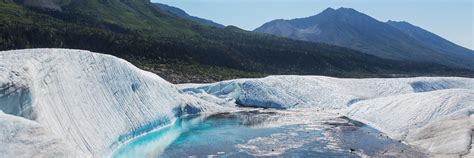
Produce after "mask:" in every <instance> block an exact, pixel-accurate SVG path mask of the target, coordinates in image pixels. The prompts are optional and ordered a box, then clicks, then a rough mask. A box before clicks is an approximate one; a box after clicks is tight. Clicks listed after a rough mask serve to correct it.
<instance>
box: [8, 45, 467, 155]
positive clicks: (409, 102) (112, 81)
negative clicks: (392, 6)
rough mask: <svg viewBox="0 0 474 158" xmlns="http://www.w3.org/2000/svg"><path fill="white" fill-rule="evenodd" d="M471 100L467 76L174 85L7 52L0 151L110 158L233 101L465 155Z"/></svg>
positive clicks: (69, 59)
mask: <svg viewBox="0 0 474 158" xmlns="http://www.w3.org/2000/svg"><path fill="white" fill-rule="evenodd" d="M473 98H474V79H471V78H457V77H421V78H394V79H339V78H331V77H324V76H270V77H266V78H261V79H237V80H229V81H223V82H218V83H213V84H184V85H178V86H177V87H176V86H175V85H172V84H170V83H168V82H166V81H165V80H163V79H162V78H160V77H159V76H156V75H154V74H152V73H150V72H146V71H142V70H140V69H138V68H136V67H135V66H133V65H132V64H130V63H128V62H126V61H124V60H122V59H118V58H116V57H113V56H109V55H102V54H96V53H91V52H88V51H80V50H68V49H30V50H17V51H4V52H0V111H3V113H2V114H0V127H1V128H0V141H1V144H2V146H1V147H0V157H12V156H15V157H30V156H31V153H33V152H35V153H41V154H43V155H44V156H45V157H73V156H77V157H102V156H110V154H111V152H112V150H114V149H116V148H117V147H118V146H119V145H121V144H122V143H123V142H124V141H127V140H128V139H130V138H133V137H135V136H137V135H140V134H143V133H144V132H147V131H150V130H152V129H153V128H156V127H159V126H164V125H167V124H170V123H172V122H174V120H175V119H176V118H177V117H178V116H180V115H183V114H186V113H197V112H201V111H208V112H211V111H215V110H219V111H220V110H224V109H226V108H228V107H233V106H235V105H236V104H238V105H240V106H249V107H265V108H278V109H298V110H305V111H308V110H316V111H325V110H330V111H332V112H334V113H335V114H337V115H346V116H348V117H350V118H352V119H355V120H358V121H361V122H364V123H366V124H369V125H371V126H373V127H375V128H377V129H378V130H381V131H383V132H384V133H386V134H387V135H389V136H390V137H392V138H396V139H400V140H403V141H404V142H406V143H408V144H411V145H415V146H417V147H420V148H422V149H425V150H426V151H429V152H431V153H433V154H439V155H444V156H446V155H450V156H453V155H454V156H456V155H465V156H469V155H472V153H470V151H472V149H471V146H472V129H473V127H474V123H473V119H474V117H473V115H472V114H473V111H474V99H473ZM218 105H220V106H218ZM4 144H5V145H4Z"/></svg>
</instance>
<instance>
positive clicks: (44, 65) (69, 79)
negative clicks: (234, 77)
mask: <svg viewBox="0 0 474 158" xmlns="http://www.w3.org/2000/svg"><path fill="white" fill-rule="evenodd" d="M210 106H212V104H206V103H205V102H204V101H200V100H199V99H195V98H194V97H192V96H188V95H183V94H181V93H180V92H179V91H178V89H177V88H175V86H174V85H172V84H170V83H168V82H166V81H165V80H163V79H161V78H160V77H159V76H157V75H154V74H152V73H150V72H145V71H142V70H140V69H138V68H136V67H135V66H133V65H132V64H130V63H128V62H126V61H124V60H122V59H118V58H116V57H112V56H109V55H102V54H97V53H91V52H88V51H79V50H66V49H32V50H18V51H5V52H0V110H2V111H3V112H4V113H6V114H11V115H15V116H21V117H24V118H27V119H30V120H33V121H35V122H37V124H40V125H41V127H42V129H44V130H47V131H51V132H52V134H51V135H54V136H56V137H57V138H58V139H60V140H62V142H64V143H66V144H67V145H69V146H71V147H72V148H74V149H76V150H77V151H78V152H79V153H83V154H84V155H77V154H71V155H67V157H73V156H77V157H88V156H94V157H96V156H103V155H107V154H109V153H110V152H111V150H112V149H113V148H114V147H115V146H116V145H117V144H119V143H120V142H121V141H124V140H126V139H128V138H130V137H133V136H134V135H137V134H140V133H142V132H145V131H147V130H150V129H151V128H154V127H156V126H159V125H165V124H169V123H171V122H172V121H174V119H175V118H176V116H178V115H181V114H184V113H188V112H189V113H194V112H199V111H201V110H205V109H207V108H209V107H210ZM21 121H22V123H23V124H26V125H25V126H27V127H28V128H38V127H36V126H37V125H36V124H35V123H31V121H30V122H27V121H24V120H21ZM18 128H20V127H18ZM6 130H16V129H13V128H7V129H6ZM28 130H29V129H22V130H20V133H25V132H26V134H31V135H35V133H28ZM23 131H25V132H23ZM7 133H8V131H7ZM12 133H13V132H12ZM40 134H41V133H40ZM2 138H4V137H2ZM2 138H0V139H2ZM7 139H8V138H7ZM38 139H39V138H38ZM13 140H16V139H13ZM7 141H8V140H7ZM44 141H46V140H44ZM40 142H41V141H40ZM46 147H48V146H46ZM9 149H11V148H7V149H6V150H7V151H6V152H7V153H4V152H3V153H0V154H2V155H0V157H4V156H7V157H8V155H9V154H15V153H8V152H15V151H8V150H9ZM20 149H21V148H20ZM2 150H3V148H2ZM37 150H43V149H37ZM44 150H46V149H44ZM26 157H28V156H26Z"/></svg>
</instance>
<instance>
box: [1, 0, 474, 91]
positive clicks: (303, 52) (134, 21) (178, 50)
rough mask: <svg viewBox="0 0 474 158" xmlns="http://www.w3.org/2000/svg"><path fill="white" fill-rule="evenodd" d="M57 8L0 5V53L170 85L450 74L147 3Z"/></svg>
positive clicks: (452, 71)
mask: <svg viewBox="0 0 474 158" xmlns="http://www.w3.org/2000/svg"><path fill="white" fill-rule="evenodd" d="M55 2H56V4H61V5H60V7H61V10H60V11H57V10H56V11H55V10H53V11H52V10H48V9H46V10H43V9H34V8H30V7H25V6H24V5H22V4H18V3H12V2H5V1H0V50H10V49H24V48H72V49H83V50H90V51H94V52H102V53H107V54H111V55H115V56H118V57H120V58H124V59H126V60H128V61H132V62H133V63H134V64H136V65H137V66H138V67H140V68H143V69H145V70H149V71H152V72H155V73H157V74H160V75H161V76H163V77H164V78H166V79H168V80H170V81H172V82H174V83H182V82H215V81H219V80H227V79H232V78H238V77H239V78H242V77H244V78H247V77H262V76H265V75H266V74H312V75H327V76H336V77H356V78H358V77H394V76H420V75H425V76H432V75H438V76H440V75H450V76H451V75H457V76H465V75H467V76H469V75H471V76H472V74H473V73H472V72H470V71H468V70H465V69H459V68H452V67H448V66H444V65H439V64H433V63H421V62H399V61H394V60H387V59H382V58H379V57H376V56H373V55H368V54H363V53H360V52H358V51H355V50H352V49H348V48H345V47H339V46H334V45H329V44H324V43H312V42H302V41H297V40H292V39H287V38H282V37H276V36H273V35H267V34H261V33H255V32H249V31H245V30H242V29H239V28H237V27H233V26H228V27H226V28H224V29H219V28H213V27H208V26H204V25H200V24H197V23H195V22H192V21H189V20H186V19H183V18H179V17H177V16H175V15H172V14H170V13H169V12H166V11H164V10H161V9H160V8H159V7H158V6H156V5H154V4H152V3H151V2H146V1H143V0H140V1H119V0H106V1H96V0H82V1H76V0H71V1H68V0H57V1H55Z"/></svg>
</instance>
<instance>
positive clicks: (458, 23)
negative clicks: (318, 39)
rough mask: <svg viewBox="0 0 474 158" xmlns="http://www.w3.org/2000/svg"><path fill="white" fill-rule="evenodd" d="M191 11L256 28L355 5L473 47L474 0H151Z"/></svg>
mask: <svg viewBox="0 0 474 158" xmlns="http://www.w3.org/2000/svg"><path fill="white" fill-rule="evenodd" d="M152 2H159V3H164V4H168V5H171V6H175V7H178V8H181V9H183V10H185V11H186V12H187V13H188V14H190V15H194V16H198V17H201V18H205V19H209V20H213V21H215V22H217V23H220V24H223V25H234V26H237V27H239V28H242V29H245V30H253V29H255V28H257V27H259V26H261V25H262V24H264V23H266V22H269V21H271V20H274V19H293V18H302V17H308V16H311V15H315V14H318V13H320V12H321V11H323V10H324V9H326V8H328V7H332V8H334V9H337V8H339V7H346V8H354V9H356V10H358V11H360V12H362V13H365V14H367V15H369V16H371V17H374V18H375V19H377V20H380V21H383V22H385V21H387V20H394V21H407V22H409V23H411V24H414V25H416V26H419V27H421V28H424V29H426V30H428V31H430V32H433V33H435V34H437V35H440V36H441V37H443V38H446V39H448V40H449V41H451V42H454V43H456V44H458V45H461V46H464V47H466V48H469V49H471V50H474V28H473V27H474V1H473V0H152Z"/></svg>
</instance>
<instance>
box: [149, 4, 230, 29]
mask: <svg viewBox="0 0 474 158" xmlns="http://www.w3.org/2000/svg"><path fill="white" fill-rule="evenodd" d="M154 4H156V5H157V6H158V7H160V9H162V10H166V11H168V12H170V13H171V14H174V15H176V16H179V17H181V18H185V19H188V20H191V21H194V22H197V23H200V24H203V25H207V26H212V27H217V28H224V27H225V26H224V25H222V24H219V23H216V22H214V21H211V20H207V19H203V18H199V17H195V16H191V15H189V14H188V13H186V12H185V11H184V10H182V9H179V8H176V7H173V6H169V5H166V4H162V3H154Z"/></svg>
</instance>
